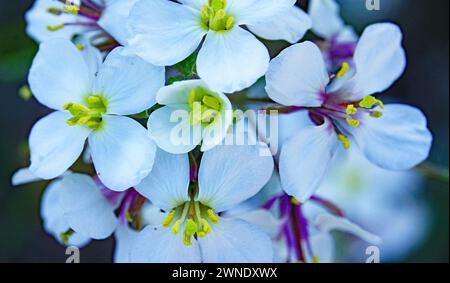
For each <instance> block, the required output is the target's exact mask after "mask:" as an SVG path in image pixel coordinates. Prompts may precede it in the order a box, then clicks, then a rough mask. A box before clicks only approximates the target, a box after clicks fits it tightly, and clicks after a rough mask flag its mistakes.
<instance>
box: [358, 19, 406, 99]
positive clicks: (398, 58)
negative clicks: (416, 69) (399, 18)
mask: <svg viewBox="0 0 450 283" xmlns="http://www.w3.org/2000/svg"><path fill="white" fill-rule="evenodd" d="M402 38H403V35H402V32H401V30H400V28H399V27H398V26H397V25H395V24H391V23H381V24H373V25H371V26H368V27H367V28H366V29H365V30H364V33H363V34H362V36H361V38H360V40H359V42H358V45H357V46H356V50H355V55H354V61H355V65H356V77H355V81H356V84H357V86H356V87H357V90H358V94H359V96H358V97H354V99H355V100H357V99H358V98H363V97H365V96H367V95H371V94H374V93H378V92H383V91H385V90H386V89H388V88H389V87H390V86H391V85H392V84H393V83H394V82H395V81H396V80H397V79H398V78H399V77H400V76H401V75H402V74H403V72H404V70H405V67H406V54H405V50H404V49H403V47H402Z"/></svg>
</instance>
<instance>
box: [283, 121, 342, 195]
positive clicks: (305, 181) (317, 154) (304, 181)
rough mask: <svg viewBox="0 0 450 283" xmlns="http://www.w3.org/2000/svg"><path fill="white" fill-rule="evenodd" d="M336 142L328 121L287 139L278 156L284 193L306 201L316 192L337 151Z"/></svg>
mask: <svg viewBox="0 0 450 283" xmlns="http://www.w3.org/2000/svg"><path fill="white" fill-rule="evenodd" d="M337 143H338V139H337V136H336V133H335V131H334V128H333V126H332V124H331V122H330V121H329V120H327V119H325V122H324V124H323V125H321V126H307V127H305V128H303V129H302V130H301V131H300V132H299V133H298V134H296V135H295V136H293V137H291V138H289V139H288V140H287V141H286V142H285V143H284V145H283V147H282V149H281V154H280V178H281V183H282V185H283V189H284V191H285V192H286V193H287V194H288V195H291V196H294V197H295V198H296V199H297V200H298V201H300V202H305V201H307V200H308V199H309V198H310V197H311V195H312V194H313V193H314V192H315V191H316V190H317V189H318V187H319V185H320V184H321V182H322V179H323V177H324V176H325V174H326V172H327V170H328V167H329V164H330V162H331V159H332V158H333V156H334V153H335V151H336V145H337Z"/></svg>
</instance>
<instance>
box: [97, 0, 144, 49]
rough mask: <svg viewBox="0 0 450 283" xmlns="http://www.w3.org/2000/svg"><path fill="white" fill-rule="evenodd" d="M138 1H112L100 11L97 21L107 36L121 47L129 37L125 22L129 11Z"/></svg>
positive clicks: (128, 28) (127, 26) (129, 33)
mask: <svg viewBox="0 0 450 283" xmlns="http://www.w3.org/2000/svg"><path fill="white" fill-rule="evenodd" d="M137 1H138V0H127V1H123V0H112V1H108V3H107V5H106V8H105V9H104V10H103V11H102V16H101V18H100V20H99V21H98V25H99V26H101V27H102V28H103V29H104V30H105V31H106V32H107V33H108V34H110V35H111V36H112V37H114V39H116V40H117V41H118V42H119V43H121V44H122V45H125V44H126V42H127V39H128V38H129V37H130V35H131V30H130V27H129V25H128V22H127V18H128V16H129V14H130V10H131V8H132V7H133V5H134V4H136V2H137Z"/></svg>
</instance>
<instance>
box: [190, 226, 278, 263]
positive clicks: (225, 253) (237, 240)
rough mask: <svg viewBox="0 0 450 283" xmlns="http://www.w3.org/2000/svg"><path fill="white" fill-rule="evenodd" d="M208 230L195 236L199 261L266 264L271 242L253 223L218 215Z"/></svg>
mask: <svg viewBox="0 0 450 283" xmlns="http://www.w3.org/2000/svg"><path fill="white" fill-rule="evenodd" d="M211 228H212V229H211V233H210V234H208V235H207V236H206V237H204V238H199V243H200V247H201V252H202V259H203V262H207V263H250V262H251V263H270V262H272V261H273V248H272V241H271V240H270V238H269V236H267V235H266V234H265V233H264V232H262V231H261V230H260V229H259V228H257V227H256V226H253V225H251V224H249V223H247V222H245V221H243V220H239V219H226V218H220V219H219V223H217V224H215V225H211Z"/></svg>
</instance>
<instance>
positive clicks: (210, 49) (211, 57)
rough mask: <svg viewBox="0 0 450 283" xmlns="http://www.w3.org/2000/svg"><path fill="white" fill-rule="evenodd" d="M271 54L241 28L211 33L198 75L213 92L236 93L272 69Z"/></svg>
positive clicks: (199, 54)
mask: <svg viewBox="0 0 450 283" xmlns="http://www.w3.org/2000/svg"><path fill="white" fill-rule="evenodd" d="M269 60H270V57H269V52H268V51H267V48H266V47H265V46H264V44H262V43H261V42H259V41H258V39H256V37H255V36H253V35H252V34H251V33H249V32H247V31H245V30H243V29H242V28H240V27H234V28H233V29H232V30H230V31H227V32H214V31H210V32H208V34H207V36H206V39H205V42H204V43H203V46H202V48H201V49H200V51H199V53H198V57H197V72H198V75H199V76H200V78H202V79H203V80H204V81H205V82H206V84H207V85H208V86H209V87H210V88H211V89H212V90H214V91H218V92H225V93H233V92H236V91H239V90H242V89H244V88H247V87H249V86H251V85H252V84H254V83H255V82H256V81H257V80H258V79H259V78H260V77H262V76H264V74H265V73H266V71H267V68H268V66H269Z"/></svg>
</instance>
